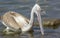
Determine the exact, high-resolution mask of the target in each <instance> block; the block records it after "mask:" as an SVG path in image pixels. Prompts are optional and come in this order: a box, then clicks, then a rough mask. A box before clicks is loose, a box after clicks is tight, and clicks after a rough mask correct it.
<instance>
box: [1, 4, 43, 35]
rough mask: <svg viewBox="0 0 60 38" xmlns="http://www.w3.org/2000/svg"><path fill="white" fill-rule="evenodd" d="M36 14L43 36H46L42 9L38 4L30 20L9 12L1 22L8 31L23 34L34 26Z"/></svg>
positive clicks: (34, 7)
mask: <svg viewBox="0 0 60 38" xmlns="http://www.w3.org/2000/svg"><path fill="white" fill-rule="evenodd" d="M34 13H35V14H36V15H37V18H38V22H39V26H40V29H41V34H42V35H44V30H43V26H42V21H41V14H40V13H41V8H40V6H39V5H38V4H35V5H34V6H33V8H32V10H31V17H30V20H28V19H27V18H26V17H24V16H23V15H21V14H19V13H16V12H13V11H9V12H6V13H5V14H4V15H3V16H1V17H0V20H1V22H2V23H3V24H4V25H5V26H6V31H7V32H8V31H9V30H13V31H17V30H21V31H22V32H27V31H29V30H30V29H31V27H32V26H33V25H32V24H33V20H34Z"/></svg>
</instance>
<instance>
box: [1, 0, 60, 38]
mask: <svg viewBox="0 0 60 38" xmlns="http://www.w3.org/2000/svg"><path fill="white" fill-rule="evenodd" d="M36 1H37V0H0V16H2V15H3V14H5V13H6V12H8V11H15V12H18V13H20V14H22V15H24V16H25V17H27V18H28V19H29V18H30V12H31V9H32V7H33V6H34V5H35V3H36ZM38 4H39V5H40V6H41V9H42V11H43V12H45V13H46V15H43V16H42V19H44V18H49V19H52V18H55V19H56V18H57V19H60V0H39V1H38ZM35 20H36V17H35ZM2 29H4V27H3V24H1V23H0V30H2ZM33 30H34V32H31V33H25V34H22V35H15V36H12V35H10V36H7V35H4V36H3V35H1V32H0V38H60V27H59V28H56V29H52V28H44V30H45V35H44V36H41V33H40V31H39V27H36V26H34V27H33Z"/></svg>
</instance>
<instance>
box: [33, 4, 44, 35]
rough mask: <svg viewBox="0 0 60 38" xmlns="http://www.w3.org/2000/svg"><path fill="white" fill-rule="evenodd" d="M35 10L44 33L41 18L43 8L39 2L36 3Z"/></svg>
mask: <svg viewBox="0 0 60 38" xmlns="http://www.w3.org/2000/svg"><path fill="white" fill-rule="evenodd" d="M34 12H35V14H36V15H37V19H38V22H39V26H40V29H41V33H42V35H44V30H43V25H42V20H41V14H40V13H41V8H40V6H39V5H38V4H35V6H34Z"/></svg>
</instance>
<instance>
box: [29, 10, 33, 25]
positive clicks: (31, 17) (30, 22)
mask: <svg viewBox="0 0 60 38" xmlns="http://www.w3.org/2000/svg"><path fill="white" fill-rule="evenodd" d="M33 19H34V13H33V10H32V11H31V16H30V21H29V25H32V24H33Z"/></svg>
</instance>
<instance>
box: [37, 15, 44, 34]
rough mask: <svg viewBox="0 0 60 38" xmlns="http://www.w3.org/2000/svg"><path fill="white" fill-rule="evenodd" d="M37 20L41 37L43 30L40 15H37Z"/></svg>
mask: <svg viewBox="0 0 60 38" xmlns="http://www.w3.org/2000/svg"><path fill="white" fill-rule="evenodd" d="M37 20H38V22H39V26H40V29H41V33H42V35H44V29H43V25H42V20H41V15H40V14H37Z"/></svg>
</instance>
